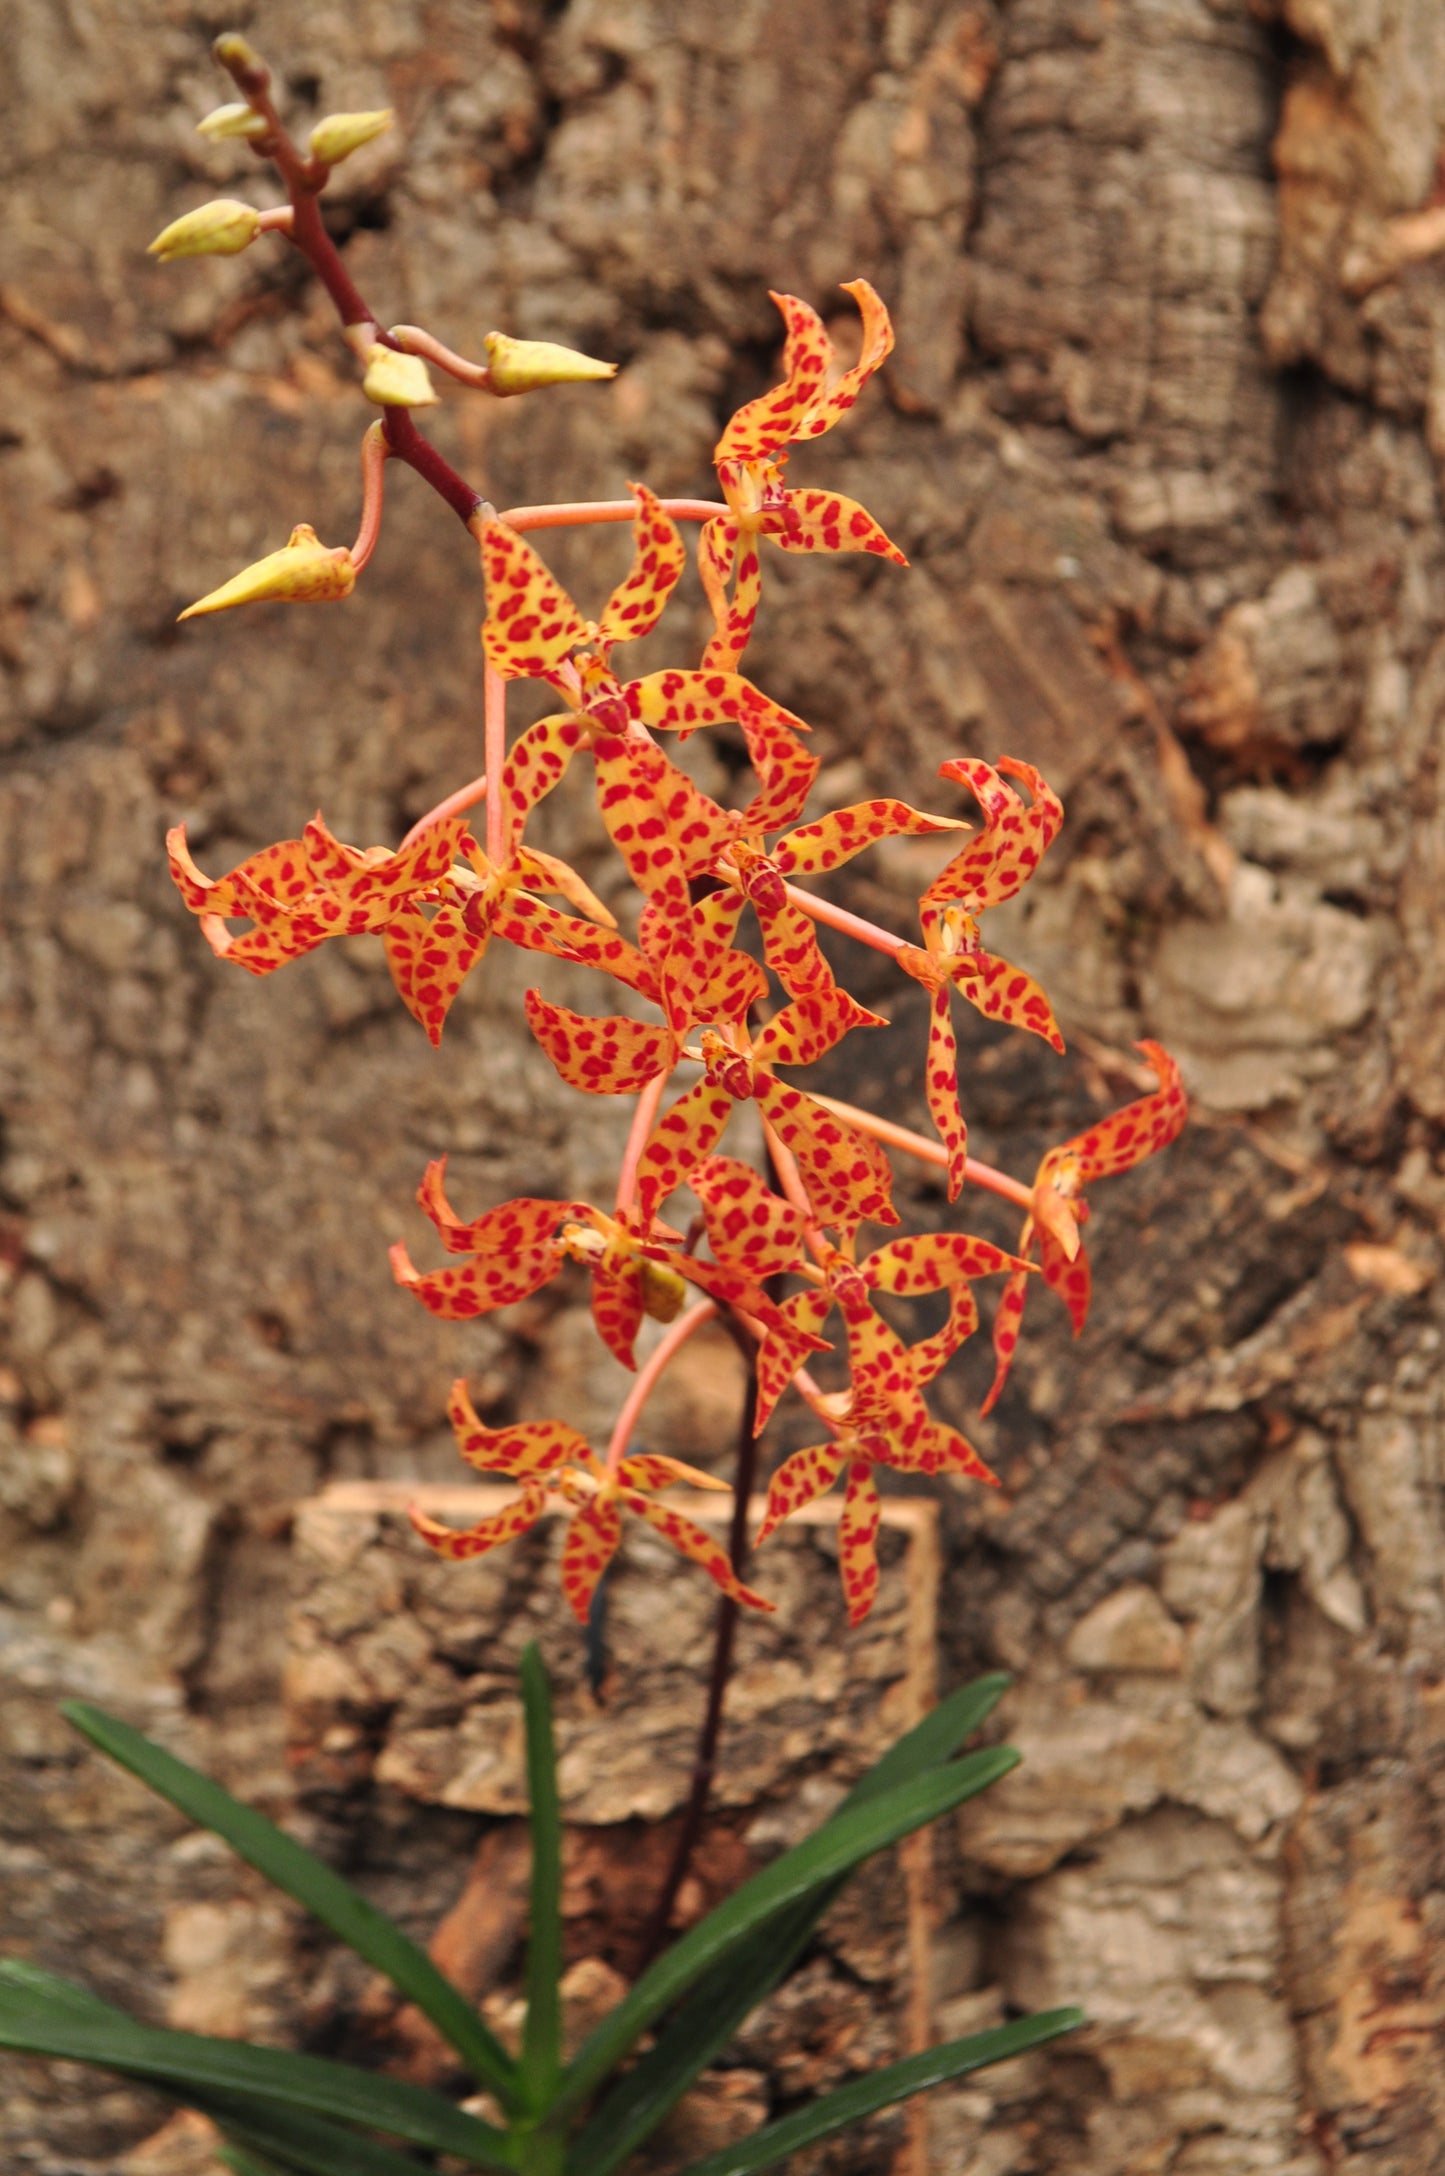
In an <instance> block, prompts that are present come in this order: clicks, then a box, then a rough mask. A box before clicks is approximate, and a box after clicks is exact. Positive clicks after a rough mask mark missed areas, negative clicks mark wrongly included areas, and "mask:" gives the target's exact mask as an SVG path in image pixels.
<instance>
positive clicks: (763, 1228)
mask: <svg viewBox="0 0 1445 2176" xmlns="http://www.w3.org/2000/svg"><path fill="white" fill-rule="evenodd" d="M688 1184H689V1186H691V1188H692V1190H693V1192H694V1193H695V1194H696V1195H697V1198H698V1200H699V1201H700V1202H701V1203H702V1213H703V1220H704V1222H705V1223H706V1225H707V1239H708V1245H709V1246H710V1247H711V1248H712V1251H713V1253H714V1254H715V1255H716V1257H717V1259H718V1261H720V1262H724V1263H726V1264H727V1265H728V1266H729V1267H730V1268H733V1269H737V1270H741V1271H742V1272H743V1273H744V1274H745V1275H747V1276H749V1277H752V1278H755V1279H756V1280H757V1281H758V1282H759V1283H761V1282H762V1280H763V1279H764V1278H767V1277H778V1276H783V1275H786V1273H787V1272H788V1271H790V1270H793V1269H796V1267H797V1265H798V1262H799V1261H800V1259H801V1257H802V1254H803V1219H802V1217H801V1216H800V1215H799V1214H798V1212H797V1210H796V1209H795V1208H794V1207H793V1205H792V1203H791V1202H788V1201H784V1200H783V1199H782V1197H781V1195H778V1194H775V1193H774V1192H773V1190H772V1188H771V1187H770V1186H769V1185H767V1183H766V1182H765V1181H764V1179H763V1177H762V1175H761V1174H760V1173H759V1172H757V1171H754V1169H753V1167H752V1165H751V1164H745V1163H743V1162H741V1161H740V1160H739V1158H737V1157H736V1156H710V1157H709V1158H708V1160H707V1162H706V1163H705V1164H701V1165H699V1167H698V1169H697V1170H696V1171H694V1172H693V1173H692V1175H691V1177H690V1178H689V1180H688Z"/></svg>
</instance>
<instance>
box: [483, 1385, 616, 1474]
mask: <svg viewBox="0 0 1445 2176" xmlns="http://www.w3.org/2000/svg"><path fill="white" fill-rule="evenodd" d="M447 1419H448V1420H449V1421H450V1422H451V1424H452V1433H453V1434H454V1435H455V1437H456V1439H457V1448H458V1450H459V1451H460V1452H461V1454H462V1456H463V1458H464V1459H465V1460H466V1462H467V1464H468V1465H469V1466H475V1467H476V1468H477V1469H478V1471H479V1472H481V1473H505V1474H509V1475H510V1476H511V1477H512V1479H514V1480H520V1479H522V1478H523V1477H526V1478H529V1479H540V1478H541V1477H542V1476H543V1475H545V1474H551V1473H556V1472H557V1471H558V1470H559V1469H560V1468H561V1467H563V1466H566V1465H569V1464H572V1463H574V1462H575V1461H577V1460H578V1459H585V1458H587V1457H589V1456H590V1455H591V1454H590V1452H589V1451H588V1448H587V1440H586V1438H585V1436H580V1435H578V1433H577V1430H576V1429H575V1428H568V1427H567V1426H566V1425H565V1423H563V1422H562V1421H560V1420H526V1421H514V1422H513V1423H512V1424H511V1425H510V1426H509V1427H506V1428H484V1427H483V1426H482V1424H481V1422H480V1421H479V1420H478V1418H477V1414H476V1408H475V1407H474V1406H473V1404H472V1401H471V1397H470V1395H469V1393H468V1391H467V1385H466V1379H465V1377H464V1376H460V1375H459V1376H458V1377H457V1379H456V1381H455V1382H454V1383H453V1384H452V1387H451V1393H450V1395H449V1397H448V1398H447Z"/></svg>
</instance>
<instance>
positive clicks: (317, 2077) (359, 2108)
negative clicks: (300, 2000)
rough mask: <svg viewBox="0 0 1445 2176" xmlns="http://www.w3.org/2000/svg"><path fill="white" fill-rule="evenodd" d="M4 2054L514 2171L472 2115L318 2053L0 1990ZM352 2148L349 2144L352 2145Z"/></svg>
mask: <svg viewBox="0 0 1445 2176" xmlns="http://www.w3.org/2000/svg"><path fill="white" fill-rule="evenodd" d="M0 2047H4V2048H11V2049H14V2050H15V2051H16V2052H17V2053H19V2054H25V2055H48V2056H51V2057H54V2058H57V2059H59V2060H62V2061H66V2062H76V2063H94V2064H95V2065H97V2066H98V2067H99V2068H100V2069H103V2070H114V2071H118V2072H119V2073H120V2074H121V2076H122V2077H127V2078H145V2079H147V2080H150V2081H151V2082H153V2083H154V2084H157V2085H159V2086H160V2087H161V2088H162V2089H163V2090H164V2091H166V2092H169V2093H170V2094H172V2095H173V2096H174V2097H176V2098H177V2099H182V2100H186V2101H191V2100H192V2099H193V2095H194V2094H195V2093H196V2092H199V2093H201V2094H206V2093H209V2092H211V2091H215V2092H219V2093H221V2094H235V2095H239V2096H242V2097H243V2098H244V2099H245V2100H246V2101H247V2102H248V2103H254V2102H259V2103H261V2104H262V2108H261V2109H258V2110H257V2113H258V2114H260V2113H262V2110H263V2109H264V2108H265V2107H268V2106H269V2107H270V2108H273V2109H293V2108H294V2109H298V2110H300V2111H302V2112H303V2113H308V2114H312V2115H320V2116H334V2117H337V2118H339V2119H340V2121H342V2122H343V2123H353V2124H361V2125H365V2126H366V2127H368V2128H370V2129H373V2130H378V2131H384V2132H388V2133H389V2134H390V2135H391V2136H392V2137H394V2138H402V2139H405V2140H406V2141H407V2142H408V2143H409V2144H411V2145H416V2146H430V2147H432V2148H434V2149H435V2150H436V2151H438V2152H442V2153H455V2154H459V2155H460V2156H461V2158H462V2159H463V2160H464V2161H466V2162H467V2163H468V2164H469V2165H470V2166H472V2167H474V2168H494V2169H513V2168H515V2166H516V2161H515V2156H514V2154H513V2152H512V2149H511V2147H510V2145H509V2144H508V2141H507V2139H506V2137H505V2136H504V2134H503V2133H502V2132H501V2131H498V2130H496V2129H494V2128H493V2126H492V2125H491V2124H490V2123H482V2122H480V2121H479V2120H478V2119H477V2118H476V2117H475V2116H469V2115H466V2114H465V2113H464V2112H463V2111H462V2110H461V2109H460V2108H455V2107H453V2106H452V2104H451V2102H450V2101H447V2100H443V2099H442V2097H441V2095H440V2094H439V2093H431V2092H428V2091H427V2090H426V2089H425V2088H424V2087H422V2086H417V2085H408V2084H406V2083H404V2082H403V2081H402V2080H401V2079H399V2078H383V2077H378V2076H376V2075H375V2074H373V2073H372V2072H370V2071H364V2070H357V2069H355V2068H354V2067H353V2066H352V2065H350V2064H347V2063H334V2062H330V2061H328V2060H327V2059H326V2058H324V2057H322V2056H319V2055H293V2054H290V2053H288V2052H287V2051H285V2050H283V2049H280V2048H256V2047H249V2046H247V2045H246V2044H245V2043H244V2042H243V2041H238V2040H217V2039H212V2038H210V2037H208V2036H206V2035H203V2034H200V2033H189V2032H165V2031H162V2030H160V2029H159V2028H158V2027H155V2026H152V2025H142V2024H139V2023H138V2022H137V2021H136V2020H135V2019H134V2018H130V2017H126V2016H123V2015H122V2014H121V2013H120V2012H119V2011H109V2010H105V2011H102V2010H101V2009H100V2006H99V2005H96V2006H95V2007H94V2008H91V2007H86V2008H84V2009H82V2008H81V2007H80V2006H79V2005H76V2006H75V2007H74V2008H73V2009H71V2008H62V2007H61V2006H60V2005H59V2004H52V2005H47V2004H43V2003H41V2004H37V2003H36V2002H35V2000H34V1998H33V1995H32V1994H31V1993H30V1992H29V1991H24V1990H21V1989H19V1988H17V1987H15V1986H14V1985H13V1984H12V1985H6V1984H0ZM347 2144H348V2148H349V2146H350V2141H349V2140H348V2141H347Z"/></svg>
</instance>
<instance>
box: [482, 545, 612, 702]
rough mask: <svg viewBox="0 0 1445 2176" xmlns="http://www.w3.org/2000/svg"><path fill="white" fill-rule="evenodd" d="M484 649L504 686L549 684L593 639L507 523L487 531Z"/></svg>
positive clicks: (553, 580)
mask: <svg viewBox="0 0 1445 2176" xmlns="http://www.w3.org/2000/svg"><path fill="white" fill-rule="evenodd" d="M482 571H483V573H484V574H485V576H486V581H487V616H486V619H485V620H484V621H483V623H482V648H483V650H484V651H485V652H486V655H487V661H488V663H489V664H490V665H491V666H492V667H493V668H494V669H495V670H496V671H497V672H499V673H500V674H501V675H502V678H503V679H504V680H528V679H533V680H535V679H546V678H547V677H548V676H549V675H550V674H552V673H555V672H556V670H557V668H558V667H559V666H560V665H561V664H562V663H563V662H564V661H565V659H566V658H567V656H568V655H569V653H570V652H571V651H573V650H574V649H576V648H577V646H578V645H579V644H580V643H583V642H585V641H586V639H587V622H586V621H585V620H584V619H583V617H582V615H581V613H580V612H579V611H578V610H577V607H576V605H575V604H573V602H572V600H571V598H570V597H569V596H568V595H567V592H566V591H565V590H564V589H563V588H562V586H561V584H560V583H559V582H558V581H557V579H556V577H555V575H553V574H552V573H551V572H550V571H549V569H548V568H547V567H546V566H545V565H544V564H543V562H542V561H541V560H540V559H539V558H538V556H537V554H536V552H534V551H533V549H532V547H531V545H530V544H529V543H528V542H527V541H526V539H525V538H524V537H521V536H519V535H518V533H517V531H516V530H515V529H509V528H508V527H507V524H506V523H505V522H504V521H489V522H488V523H487V525H486V527H485V528H484V529H483V531H482Z"/></svg>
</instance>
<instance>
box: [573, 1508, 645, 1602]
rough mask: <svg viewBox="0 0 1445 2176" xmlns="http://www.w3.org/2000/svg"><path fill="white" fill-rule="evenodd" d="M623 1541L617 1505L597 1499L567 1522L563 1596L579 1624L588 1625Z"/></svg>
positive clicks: (620, 1517) (575, 1513)
mask: <svg viewBox="0 0 1445 2176" xmlns="http://www.w3.org/2000/svg"><path fill="white" fill-rule="evenodd" d="M643 1500H644V1501H645V1500H646V1499H645V1498H644V1499H643ZM621 1539H622V1514H621V1512H620V1511H619V1510H618V1508H617V1505H616V1503H615V1502H602V1501H600V1500H599V1499H597V1498H595V1497H594V1498H593V1500H592V1501H591V1502H590V1503H585V1504H583V1506H582V1508H581V1509H580V1510H579V1511H576V1512H574V1513H573V1515H572V1517H571V1518H570V1519H569V1520H568V1522H567V1535H566V1539H565V1540H564V1541H563V1543H562V1592H563V1594H564V1595H565V1596H566V1598H567V1606H568V1607H569V1609H570V1610H571V1612H572V1614H573V1616H574V1617H575V1618H576V1619H577V1622H578V1623H579V1624H586V1622H587V1619H588V1616H589V1615H590V1613H591V1609H592V1597H593V1595H594V1594H595V1593H596V1592H597V1582H598V1580H599V1579H600V1578H601V1577H602V1574H603V1573H604V1572H605V1571H606V1569H607V1567H608V1565H609V1564H610V1563H611V1562H612V1559H613V1558H614V1556H616V1554H617V1545H618V1543H619V1542H620V1541H621Z"/></svg>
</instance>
